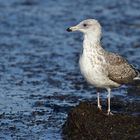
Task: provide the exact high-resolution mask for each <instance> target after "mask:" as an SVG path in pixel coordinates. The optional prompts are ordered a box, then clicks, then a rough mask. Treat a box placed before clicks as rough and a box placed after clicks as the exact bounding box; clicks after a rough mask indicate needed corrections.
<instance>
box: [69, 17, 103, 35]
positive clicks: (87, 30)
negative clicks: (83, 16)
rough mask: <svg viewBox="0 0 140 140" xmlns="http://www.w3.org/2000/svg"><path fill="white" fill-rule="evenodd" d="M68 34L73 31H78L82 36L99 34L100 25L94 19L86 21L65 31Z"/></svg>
mask: <svg viewBox="0 0 140 140" xmlns="http://www.w3.org/2000/svg"><path fill="white" fill-rule="evenodd" d="M67 31H68V32H73V31H80V32H82V33H84V34H99V35H100V34H101V25H100V23H99V22H98V21H97V20H95V19H87V20H84V21H82V22H80V23H79V24H77V25H76V26H72V27H70V28H68V29H67Z"/></svg>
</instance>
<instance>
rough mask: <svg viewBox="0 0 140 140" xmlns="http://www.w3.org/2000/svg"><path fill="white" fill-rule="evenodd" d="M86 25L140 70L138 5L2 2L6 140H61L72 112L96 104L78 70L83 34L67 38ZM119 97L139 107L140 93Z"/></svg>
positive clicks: (1, 126)
mask: <svg viewBox="0 0 140 140" xmlns="http://www.w3.org/2000/svg"><path fill="white" fill-rule="evenodd" d="M87 18H96V19H98V20H99V21H100V23H101V24H102V26H103V40H102V42H103V46H104V48H106V49H107V50H109V51H113V52H119V54H121V55H123V56H125V57H126V58H127V59H128V60H129V61H130V62H131V63H133V64H134V65H137V66H140V1H139V0H133V1H132V0H124V1H119V0H106V1H102V0H94V1H92V0H70V1H69V0H0V139H1V140H13V139H14V140H19V139H20V140H27V139H29V140H61V139H62V137H61V127H62V125H63V123H64V122H65V119H66V117H67V113H68V111H69V110H70V108H72V107H74V106H75V105H76V104H78V103H79V102H80V101H84V100H93V101H95V100H96V94H95V89H94V88H93V87H90V86H89V85H87V84H86V82H85V80H84V79H83V78H82V76H81V74H80V71H79V66H78V58H79V54H80V50H81V46H82V35H81V34H80V33H71V34H69V33H67V32H66V31H65V29H66V28H67V27H69V26H71V25H75V24H77V23H79V22H80V21H81V20H84V19H87ZM104 93H105V92H103V94H102V96H103V101H104V100H105V98H104V97H105V96H106V94H104ZM113 97H114V98H119V100H120V101H122V102H124V103H126V102H127V104H128V103H136V104H134V105H137V104H139V102H140V90H139V89H137V90H136V89H135V88H129V87H126V86H124V87H122V88H120V89H118V90H115V91H114V92H113ZM122 102H121V103H122ZM130 108H132V107H130ZM128 110H130V112H131V111H132V110H133V109H128ZM116 111H117V110H116ZM118 112H119V109H118ZM132 113H139V112H138V111H134V112H132Z"/></svg>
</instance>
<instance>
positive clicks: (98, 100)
mask: <svg viewBox="0 0 140 140" xmlns="http://www.w3.org/2000/svg"><path fill="white" fill-rule="evenodd" d="M97 108H99V110H102V106H101V104H100V93H99V91H98V90H97Z"/></svg>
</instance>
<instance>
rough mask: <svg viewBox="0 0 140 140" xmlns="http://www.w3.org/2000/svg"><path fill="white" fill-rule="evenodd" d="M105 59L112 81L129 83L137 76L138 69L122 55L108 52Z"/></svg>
mask: <svg viewBox="0 0 140 140" xmlns="http://www.w3.org/2000/svg"><path fill="white" fill-rule="evenodd" d="M105 59H106V62H107V65H108V66H107V69H108V77H109V79H111V80H112V81H114V82H117V83H119V84H127V83H131V82H132V81H133V79H134V78H135V77H136V76H137V71H136V70H135V69H134V68H133V67H132V66H131V65H129V63H128V62H127V60H125V59H124V58H123V57H121V56H120V55H118V54H115V53H109V52H107V53H106V55H105Z"/></svg>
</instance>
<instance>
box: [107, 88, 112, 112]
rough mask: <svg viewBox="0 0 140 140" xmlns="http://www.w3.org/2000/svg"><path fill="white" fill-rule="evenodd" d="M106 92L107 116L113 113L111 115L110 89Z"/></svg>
mask: <svg viewBox="0 0 140 140" xmlns="http://www.w3.org/2000/svg"><path fill="white" fill-rule="evenodd" d="M107 91H108V95H107V96H108V110H107V115H113V113H111V110H110V94H111V89H110V88H108V89H107Z"/></svg>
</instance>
